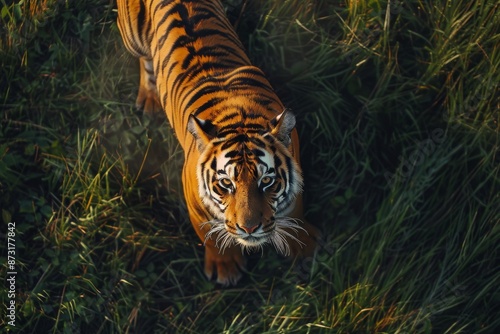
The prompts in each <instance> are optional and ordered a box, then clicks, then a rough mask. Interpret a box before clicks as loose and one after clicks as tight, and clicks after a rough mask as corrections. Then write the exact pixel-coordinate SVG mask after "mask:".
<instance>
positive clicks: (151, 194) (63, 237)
mask: <svg viewBox="0 0 500 334" xmlns="http://www.w3.org/2000/svg"><path fill="white" fill-rule="evenodd" d="M228 3H230V5H229V6H228V7H229V9H230V17H231V18H233V19H234V20H235V21H236V22H237V23H238V33H239V34H240V35H241V36H242V40H243V41H244V43H245V45H246V47H247V51H248V53H249V55H250V57H251V58H252V60H253V61H254V63H255V64H257V65H258V66H260V67H262V69H263V70H264V72H265V73H266V74H267V75H268V77H269V78H270V80H271V82H272V84H273V86H274V87H275V89H276V91H277V92H278V94H279V95H280V97H281V98H282V99H283V101H284V103H285V104H286V106H287V107H288V108H290V109H292V110H293V111H294V113H295V114H296V115H297V118H298V120H299V122H298V130H299V133H300V136H301V151H302V155H301V158H302V165H303V168H304V173H305V181H306V191H305V199H306V212H307V218H308V219H309V220H310V221H311V222H312V223H314V224H316V225H317V226H319V227H320V228H321V229H322V230H323V234H324V238H323V240H321V242H320V248H319V251H318V254H317V256H316V258H315V259H314V261H312V259H305V260H303V261H298V262H297V263H296V264H295V265H294V266H291V265H290V263H288V262H285V261H283V260H282V259H281V258H279V257H278V256H277V255H276V254H274V253H273V252H272V251H271V250H268V251H266V253H265V256H264V257H263V258H260V257H258V256H256V257H254V258H252V259H251V261H250V262H251V266H250V271H249V272H248V273H247V274H246V276H245V278H244V279H243V281H242V282H241V284H240V285H238V286H237V287H235V288H230V289H221V288H220V287H218V286H216V285H215V284H214V283H212V282H208V281H207V280H206V279H205V277H204V274H203V272H202V259H203V247H202V245H201V242H200V241H199V240H198V238H197V237H196V235H195V234H194V233H193V231H192V228H191V226H190V224H189V221H188V217H187V212H186V209H185V206H184V204H183V197H182V184H181V182H180V177H179V176H180V169H181V166H182V163H183V153H182V150H181V149H180V147H179V145H178V143H177V141H176V138H175V137H174V136H173V134H172V131H171V129H170V127H169V125H168V124H167V122H166V121H165V120H164V119H162V118H160V119H157V120H152V119H148V118H145V117H143V116H142V115H141V114H139V113H137V112H136V111H135V110H134V107H133V104H134V100H135V94H136V89H137V88H136V87H137V82H138V73H137V64H136V61H135V59H133V58H132V57H131V56H129V55H128V53H127V52H126V51H125V49H124V47H123V45H122V43H121V41H120V36H119V33H118V30H117V28H116V24H115V23H114V21H115V15H116V12H115V11H113V9H112V7H110V3H109V2H108V1H101V0H92V1H89V2H87V3H86V2H67V1H66V2H64V1H63V2H60V1H49V0H48V1H24V2H20V3H17V4H10V2H9V3H8V2H7V1H0V7H1V8H0V9H1V20H0V23H1V26H0V29H2V30H0V32H1V38H0V55H1V59H0V61H1V64H0V65H1V66H0V73H2V76H1V81H0V84H1V85H0V86H1V87H2V89H3V90H2V93H3V94H2V96H0V101H2V107H1V108H2V114H1V119H0V122H1V126H0V139H1V140H0V207H1V209H2V210H1V211H2V212H1V213H2V219H3V220H4V221H16V222H17V244H16V247H17V253H18V271H19V275H18V280H17V282H16V288H17V291H16V292H17V299H16V300H17V303H18V309H17V315H18V319H17V321H18V322H17V324H18V325H19V328H21V331H26V332H47V333H49V332H54V333H56V332H65V333H74V332H82V333H108V332H109V333H113V332H120V333H121V332H123V333H126V332H144V333H146V332H154V331H157V332H176V333H221V332H223V333H277V332H279V333H281V332H283V333H289V332H296V333H305V332H311V333H332V332H333V333H401V334H402V333H492V332H494V329H496V328H498V327H500V321H499V320H498V317H497V315H496V314H495V312H494V311H493V310H494V309H495V305H496V304H498V282H499V280H500V274H499V273H500V270H499V269H500V267H499V265H498V253H499V251H500V249H499V247H500V246H499V245H500V229H499V222H500V210H499V209H498V208H499V207H500V174H499V173H500V167H499V166H500V158H499V155H498V152H499V151H500V150H499V139H500V138H499V128H498V121H499V117H500V114H499V100H498V82H500V77H499V71H498V67H499V65H500V52H499V48H498V39H499V32H498V28H497V27H498V25H499V24H500V22H499V17H498V14H497V13H498V10H499V8H498V7H499V5H498V4H497V3H496V2H495V1H486V2H477V1H472V2H470V1H469V2H467V1H452V2H449V1H448V2H446V1H438V2H432V3H430V2H429V3H428V2H403V1H390V2H389V1H347V2H339V3H336V2H331V1H309V0H308V1H295V0H289V1H282V2H279V1H278V2H276V1H252V2H248V1H247V2H246V4H245V6H242V3H241V2H238V1H228ZM3 87H5V88H3ZM2 249H3V248H2ZM2 257H3V258H5V254H4V252H3V251H2ZM5 269H6V268H5V267H2V269H1V271H2V273H4V272H5ZM0 296H1V299H2V302H3V303H4V301H5V300H7V299H6V298H7V295H6V293H5V292H3V291H2V292H1V293H0ZM1 319H2V320H1V321H2V326H3V325H5V323H4V321H5V320H4V319H5V318H4V317H3V316H2V318H1ZM16 327H17V326H16Z"/></svg>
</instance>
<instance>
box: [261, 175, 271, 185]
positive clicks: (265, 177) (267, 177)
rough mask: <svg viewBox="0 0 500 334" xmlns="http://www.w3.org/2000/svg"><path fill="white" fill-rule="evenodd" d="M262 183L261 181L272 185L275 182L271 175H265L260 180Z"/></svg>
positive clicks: (263, 183)
mask: <svg viewBox="0 0 500 334" xmlns="http://www.w3.org/2000/svg"><path fill="white" fill-rule="evenodd" d="M260 183H261V184H262V185H263V186H267V185H270V184H271V183H273V178H271V177H269V176H264V177H263V178H262V179H261V180H260Z"/></svg>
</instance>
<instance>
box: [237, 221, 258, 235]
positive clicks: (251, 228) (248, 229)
mask: <svg viewBox="0 0 500 334" xmlns="http://www.w3.org/2000/svg"><path fill="white" fill-rule="evenodd" d="M260 225H262V224H260V223H259V224H257V225H253V226H244V225H243V226H240V224H236V226H237V227H238V228H239V229H240V230H243V231H245V232H247V233H248V234H252V233H253V232H255V230H257V229H258V228H259V227H260Z"/></svg>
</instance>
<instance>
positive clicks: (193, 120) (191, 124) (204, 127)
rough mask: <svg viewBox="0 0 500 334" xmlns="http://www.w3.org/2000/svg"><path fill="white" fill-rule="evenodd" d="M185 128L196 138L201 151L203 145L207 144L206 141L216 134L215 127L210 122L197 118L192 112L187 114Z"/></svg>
mask: <svg viewBox="0 0 500 334" xmlns="http://www.w3.org/2000/svg"><path fill="white" fill-rule="evenodd" d="M187 128H188V131H189V132H191V134H192V135H193V136H194V138H195V139H196V143H197V144H198V149H199V150H200V151H202V150H203V149H204V148H205V146H207V144H208V142H209V141H210V140H212V139H213V138H214V137H215V136H216V134H217V128H216V127H215V125H213V123H212V122H210V121H206V120H203V119H201V118H198V117H196V116H194V115H193V114H191V115H189V120H188V126H187Z"/></svg>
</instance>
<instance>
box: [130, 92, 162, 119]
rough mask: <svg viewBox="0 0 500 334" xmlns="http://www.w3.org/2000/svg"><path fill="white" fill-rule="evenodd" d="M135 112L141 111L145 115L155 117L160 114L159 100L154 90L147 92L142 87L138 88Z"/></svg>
mask: <svg viewBox="0 0 500 334" xmlns="http://www.w3.org/2000/svg"><path fill="white" fill-rule="evenodd" d="M135 107H136V108H137V110H142V111H143V112H144V114H146V115H150V116H153V115H156V114H161V113H162V108H161V105H160V100H159V99H158V94H157V93H156V91H155V90H149V89H147V88H144V87H142V86H141V87H140V88H139V93H138V94H137V99H136V100H135Z"/></svg>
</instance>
